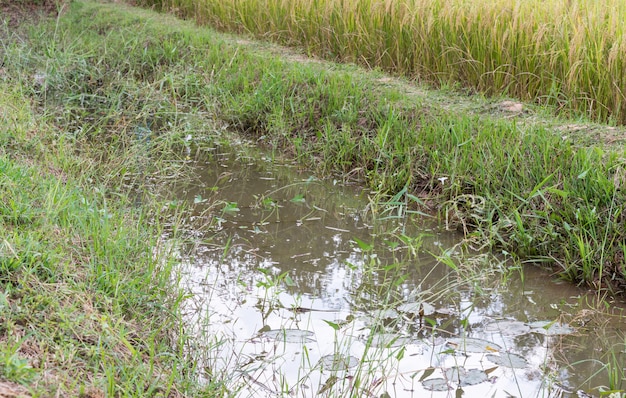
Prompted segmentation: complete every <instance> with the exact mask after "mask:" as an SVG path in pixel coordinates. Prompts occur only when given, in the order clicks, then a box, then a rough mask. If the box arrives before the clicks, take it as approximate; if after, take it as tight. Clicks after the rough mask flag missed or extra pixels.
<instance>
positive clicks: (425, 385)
mask: <svg viewBox="0 0 626 398" xmlns="http://www.w3.org/2000/svg"><path fill="white" fill-rule="evenodd" d="M235 157H236V156H235V155H233V154H232V153H219V149H212V150H209V151H207V152H205V153H201V154H199V155H198V160H197V162H198V169H197V170H198V174H197V181H196V183H195V184H192V185H190V186H186V187H180V188H179V189H178V196H179V197H180V198H182V199H186V200H189V201H190V202H192V203H195V204H194V206H195V213H194V215H193V216H192V217H191V218H190V221H189V224H188V229H189V232H190V235H193V236H194V237H195V241H196V244H195V245H192V246H191V247H186V248H184V250H183V251H184V252H185V253H187V254H186V256H185V263H186V267H185V269H184V274H183V277H182V283H184V284H185V285H186V286H187V287H188V288H189V289H190V291H191V292H193V298H192V299H191V300H190V301H189V305H188V315H187V316H188V321H187V323H188V325H189V326H188V327H189V328H191V329H193V330H195V331H196V334H197V336H198V338H197V341H195V342H194V347H193V348H192V349H193V350H194V352H195V354H196V355H200V356H201V357H202V361H201V369H202V370H201V371H202V372H203V377H204V378H205V379H207V380H217V379H223V380H226V385H227V388H228V389H229V390H230V391H232V392H236V394H234V395H236V396H241V397H274V396H298V397H300V396H302V397H314V396H357V397H360V396H375V397H379V396H383V397H386V396H390V397H424V396H433V397H447V396H455V397H458V396H461V395H463V396H466V397H487V396H488V397H510V396H516V397H568V396H577V394H580V392H581V391H585V392H586V393H588V394H592V395H594V396H599V393H600V391H599V390H598V387H599V386H602V385H605V386H608V384H609V377H608V373H607V370H606V368H605V364H606V363H607V362H610V361H611V358H612V356H614V357H613V358H616V359H615V360H614V365H617V370H618V373H620V372H621V373H620V374H623V372H624V371H623V370H622V367H623V365H622V363H623V362H624V350H625V348H626V346H625V337H624V334H623V333H622V332H621V331H622V330H624V326H625V325H624V323H623V321H622V319H621V317H620V316H619V315H620V314H621V309H619V308H620V305H618V304H617V303H613V304H611V306H610V308H608V309H607V308H606V307H604V306H602V307H601V306H599V304H597V300H596V298H595V296H593V295H589V294H587V293H586V292H585V291H583V290H580V289H578V288H576V287H574V286H571V285H569V284H566V283H558V281H556V280H555V279H554V278H553V277H552V276H551V275H550V274H548V273H545V272H543V271H541V270H539V269H538V268H537V267H535V266H531V267H526V268H523V269H520V270H515V271H508V272H507V271H505V268H504V267H503V266H502V259H498V258H495V257H493V256H489V255H486V254H484V253H482V254H481V253H472V254H467V253H466V254H464V255H461V253H460V249H459V246H458V243H459V242H460V241H461V236H460V235H458V234H456V233H453V232H449V231H445V230H443V229H442V228H440V227H438V226H437V224H436V223H435V222H434V221H433V220H430V219H428V218H425V217H419V218H418V217H405V216H404V215H405V213H404V212H402V208H400V209H399V208H398V207H395V208H390V209H389V211H387V212H384V211H383V210H384V209H383V210H381V208H379V207H377V208H375V209H374V208H372V207H371V206H370V205H369V202H368V200H367V193H366V192H363V191H362V190H360V189H358V188H356V187H349V186H340V185H339V184H335V183H334V182H333V181H318V180H316V179H315V178H312V177H311V176H310V175H309V174H306V173H304V174H303V173H301V172H298V171H297V170H295V168H293V167H289V166H285V165H283V166H275V165H273V163H274V162H272V161H270V160H267V159H260V160H258V159H257V160H254V161H250V160H241V159H236V158H235ZM398 216H403V217H398ZM200 353H201V354H200ZM618 382H619V381H618ZM624 383H626V382H624ZM385 394H388V395H385Z"/></svg>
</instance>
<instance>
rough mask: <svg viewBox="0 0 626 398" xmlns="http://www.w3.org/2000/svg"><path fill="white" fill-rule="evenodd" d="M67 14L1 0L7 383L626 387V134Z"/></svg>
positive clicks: (134, 391) (215, 390)
mask: <svg viewBox="0 0 626 398" xmlns="http://www.w3.org/2000/svg"><path fill="white" fill-rule="evenodd" d="M28 4H29V6H30V5H32V4H31V3H28ZM58 7H59V8H58V9H57V11H59V12H58V13H56V12H54V13H53V15H52V16H48V18H44V19H41V20H30V21H27V22H23V23H20V24H16V23H15V20H11V18H16V17H17V16H18V15H19V14H10V15H9V12H8V11H7V13H6V14H4V13H3V25H2V34H1V35H0V40H1V46H0V65H1V66H0V89H1V90H2V91H1V92H2V96H1V97H2V98H1V99H0V105H1V109H2V114H1V116H2V126H1V129H0V143H1V144H2V145H1V147H0V148H1V150H0V155H1V159H0V160H1V163H0V165H1V167H2V168H1V170H2V174H1V178H2V179H1V180H0V181H1V183H2V191H1V195H2V196H1V199H2V201H1V202H0V203H1V204H2V207H1V208H0V216H1V222H2V235H1V237H0V238H1V239H2V241H1V242H2V244H1V246H0V259H1V263H0V264H1V268H0V284H1V285H0V286H1V287H2V292H0V293H2V294H0V308H2V311H3V312H2V314H1V315H0V319H1V320H2V327H1V329H0V330H1V334H0V340H1V341H2V342H3V343H4V344H3V346H2V348H1V349H0V358H2V360H1V361H0V380H1V381H0V388H1V389H0V391H3V390H2V389H5V390H7V391H9V392H10V393H11V394H14V395H16V396H20V395H21V396H50V395H53V394H61V395H62V394H67V395H79V396H84V397H94V398H95V397H101V396H211V397H213V396H224V397H226V396H259V397H265V396H282V395H285V396H287V395H292V394H296V395H298V396H315V395H324V394H325V395H328V396H397V397H405V396H423V394H432V395H433V396H452V395H453V394H454V395H455V396H459V394H467V395H468V396H473V395H475V394H487V395H489V396H510V395H515V396H523V397H527V396H533V397H534V396H575V395H576V394H578V395H579V396H580V394H590V395H592V396H597V395H609V394H617V396H618V395H620V394H623V383H624V373H625V372H626V371H625V370H624V368H623V365H622V364H623V362H624V361H623V354H624V336H623V332H622V330H623V316H622V315H623V314H622V308H623V305H622V303H623V302H622V300H621V298H620V293H621V291H622V290H623V288H624V286H625V285H626V282H625V279H624V278H625V276H624V272H625V271H624V250H625V247H624V243H623V242H624V241H625V239H624V238H625V237H624V233H625V232H624V229H623V224H624V220H623V217H624V215H623V206H624V203H625V201H624V193H623V190H622V187H621V185H622V184H623V179H624V176H623V172H624V171H623V164H624V161H623V159H624V158H623V143H622V142H621V141H620V140H621V139H622V138H623V136H624V129H623V128H621V127H612V126H607V125H602V124H597V123H593V122H590V121H588V120H580V119H579V120H571V119H559V118H554V117H552V116H551V115H552V114H553V112H552V110H551V109H547V108H541V107H537V106H533V105H529V104H522V103H519V102H516V101H511V100H510V99H504V98H491V99H489V98H488V99H485V98H482V97H478V96H468V95H467V93H463V92H458V91H453V90H450V91H433V90H430V89H428V88H427V87H425V86H419V85H415V84H412V83H410V82H406V81H402V80H398V79H394V78H391V77H389V76H387V75H385V74H383V73H381V72H379V71H366V70H363V69H360V68H359V67H357V66H355V65H342V64H334V63H328V62H324V61H320V60H310V59H305V57H303V55H302V54H299V53H298V52H297V51H294V50H287V49H284V48H280V47H276V46H273V45H270V44H267V43H260V42H256V41H252V40H248V39H243V38H242V37H238V36H229V35H224V34H218V33H216V32H214V31H212V30H210V29H208V28H205V27H197V26H195V25H193V24H192V23H190V22H185V21H181V20H178V19H176V18H174V17H173V16H170V15H164V14H158V13H155V12H153V11H149V10H142V9H138V8H133V7H129V6H127V5H123V4H120V3H116V2H114V3H109V2H92V1H72V2H68V3H58ZM9 9H10V8H3V9H2V10H9ZM285 55H286V56H285ZM564 281H567V282H564ZM381 394H382V395H381Z"/></svg>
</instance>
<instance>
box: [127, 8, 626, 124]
mask: <svg viewBox="0 0 626 398" xmlns="http://www.w3.org/2000/svg"><path fill="white" fill-rule="evenodd" d="M138 3H139V4H144V5H150V6H156V7H158V8H160V9H164V10H176V12H177V13H179V14H181V15H185V16H187V17H191V18H194V19H196V20H197V21H199V22H202V23H208V24H210V25H212V26H215V27H218V28H220V29H223V30H227V31H233V32H238V33H251V34H253V35H255V36H257V37H262V38H267V39H271V40H273V41H276V42H278V43H280V44H286V45H296V46H299V47H304V48H305V49H306V50H307V51H308V52H309V53H311V54H316V55H320V56H323V57H326V58H329V59H332V60H338V61H342V62H357V63H359V64H362V65H366V66H368V67H379V68H382V69H384V70H386V71H389V72H393V73H398V74H402V75H404V76H408V77H411V78H418V79H420V80H423V81H428V82H431V83H434V84H436V85H441V84H450V83H452V82H454V83H458V84H460V85H461V86H463V87H467V88H471V89H472V90H478V91H480V92H483V93H486V94H488V95H494V94H495V95H500V94H504V95H507V96H512V97H516V98H519V99H522V100H533V101H537V102H540V103H543V104H552V105H556V106H558V108H559V109H560V110H563V111H566V112H567V113H584V114H586V115H589V116H592V117H594V118H596V119H597V120H604V121H607V120H610V119H611V120H616V121H618V122H620V123H622V124H623V123H624V122H625V121H626V101H625V99H626V97H625V96H624V92H623V87H624V85H625V83H626V80H625V75H624V70H626V68H624V64H623V59H622V57H621V56H620V54H623V53H624V51H625V50H626V42H625V41H624V37H625V36H624V34H625V32H626V31H625V26H626V25H625V23H624V21H625V20H626V18H625V16H626V8H624V4H623V3H621V2H613V1H590V0H576V1H573V2H572V1H566V0H552V1H549V2H547V3H546V2H543V1H540V0H533V1H517V2H514V3H511V2H509V1H495V2H493V1H492V2H467V1H463V0H438V1H434V2H433V1H423V0H411V1H402V2H398V1H391V0H386V1H385V0H368V1H336V0H326V1H311V0H300V1H291V2H285V1H278V0H256V1H238V0H229V1H222V0H219V1H215V0H165V1H161V0H159V1H151V0H141V1H138Z"/></svg>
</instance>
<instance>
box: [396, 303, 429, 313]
mask: <svg viewBox="0 0 626 398" xmlns="http://www.w3.org/2000/svg"><path fill="white" fill-rule="evenodd" d="M398 311H400V312H406V313H408V314H413V315H418V316H419V315H422V316H423V315H432V314H434V313H435V307H434V306H433V305H431V304H428V303H425V302H419V303H418V302H415V303H404V304H400V305H399V306H398Z"/></svg>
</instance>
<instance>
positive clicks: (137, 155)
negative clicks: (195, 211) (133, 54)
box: [0, 4, 212, 398]
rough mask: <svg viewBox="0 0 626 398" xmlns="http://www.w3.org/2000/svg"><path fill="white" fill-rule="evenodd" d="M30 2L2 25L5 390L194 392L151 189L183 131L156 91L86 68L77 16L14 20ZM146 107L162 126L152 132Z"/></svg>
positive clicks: (0, 270)
mask: <svg viewBox="0 0 626 398" xmlns="http://www.w3.org/2000/svg"><path fill="white" fill-rule="evenodd" d="M39 5H43V4H39ZM39 5H35V6H33V5H32V4H29V5H28V8H27V9H26V10H27V11H26V12H25V13H24V14H20V12H21V10H20V6H19V5H15V4H13V5H12V7H13V8H11V9H9V11H8V12H7V14H4V13H2V25H1V26H0V65H1V66H0V396H3V397H17V396H20V397H26V396H35V397H51V396H73V397H91V398H97V397H104V396H107V397H113V396H117V397H121V396H137V397H139V396H142V397H143V396H168V397H176V396H183V395H184V394H183V391H185V392H191V391H195V392H196V393H197V392H198V390H200V389H201V387H194V388H192V387H190V386H194V385H195V382H194V380H193V377H192V372H193V367H194V360H193V358H192V357H189V356H185V355H184V354H183V353H184V347H185V345H186V344H187V341H186V337H185V335H184V334H183V333H181V332H180V331H181V327H182V326H181V316H182V315H181V309H180V305H181V301H182V300H183V298H184V293H183V292H182V291H180V289H179V288H178V286H177V283H176V281H177V277H176V271H175V268H174V265H175V264H176V262H177V259H176V258H175V256H174V254H173V253H170V252H169V251H168V250H166V247H164V245H163V241H162V239H163V237H164V236H165V234H166V232H167V231H170V232H167V234H168V236H170V237H171V238H174V237H175V236H174V235H172V232H171V228H170V227H171V226H172V222H173V221H172V217H173V215H174V214H176V213H177V212H176V211H173V212H172V211H171V210H168V211H167V212H164V211H163V209H164V208H165V207H164V202H165V198H163V196H161V195H159V193H158V187H159V185H162V184H163V183H164V181H165V180H166V178H172V177H174V176H176V175H179V173H181V171H182V169H183V168H184V165H183V164H182V162H176V159H177V154H178V153H179V152H180V150H179V149H178V146H179V145H177V143H178V142H179V140H178V139H177V137H178V136H180V135H181V134H183V133H184V131H183V130H182V128H180V125H179V124H178V123H177V122H176V121H175V120H174V116H172V115H174V114H175V112H174V109H173V108H172V107H168V106H166V105H165V104H166V103H167V102H166V101H164V99H163V98H164V97H163V96H162V95H161V94H159V92H158V90H157V89H155V88H152V87H150V86H149V85H146V84H143V83H140V81H138V80H135V79H134V78H133V77H132V76H129V77H127V76H122V75H120V74H119V71H118V70H104V69H102V70H101V72H100V73H94V71H95V68H93V66H94V65H92V64H91V65H90V62H89V58H90V54H89V51H90V50H89V49H87V48H86V47H84V46H81V45H79V43H77V41H76V40H77V38H78V37H79V36H80V34H81V31H82V29H81V28H80V27H77V26H74V27H73V26H72V25H71V23H70V24H66V25H63V26H61V25H55V23H54V22H55V21H54V19H53V21H52V22H51V23H47V22H45V21H46V20H45V19H44V20H41V21H42V22H41V25H39V26H38V27H30V26H29V25H30V22H23V21H22V23H21V24H20V23H19V21H18V20H17V19H16V18H22V17H28V18H31V17H33V15H32V14H31V11H33V10H35V11H37V10H42V9H40V8H39ZM5 10H6V9H5V8H2V11H3V12H4V11H5ZM68 15H71V12H69V14H68ZM5 17H7V19H5ZM9 18H10V19H9ZM82 44H85V43H82ZM99 44H100V43H94V45H96V46H97V45H99ZM95 48H96V47H94V48H93V49H94V50H95ZM92 54H95V51H94V52H93V53H92ZM126 66H127V69H126V71H127V73H129V74H132V73H133V72H137V73H139V69H140V66H141V65H137V64H132V63H127V64H126ZM81 73H84V74H81ZM90 78H92V79H96V80H97V79H105V80H106V88H102V87H103V86H102V85H101V84H102V80H100V85H99V87H100V88H101V90H100V91H98V92H97V93H96V92H95V91H94V90H92V89H91V88H93V87H95V86H93V85H97V84H98V83H95V80H94V81H92V80H90ZM122 97H123V98H124V100H123V102H124V103H123V104H121V103H120V102H118V101H122ZM148 117H149V118H151V120H155V122H154V125H156V124H157V120H158V122H159V123H163V124H165V123H170V125H171V127H169V128H168V129H167V131H165V130H160V131H159V130H157V127H156V126H153V127H152V131H153V132H154V134H151V137H150V138H151V141H150V143H146V142H145V140H139V139H137V138H136V136H135V135H133V132H134V131H136V130H137V127H138V126H142V125H143V124H142V123H144V118H148ZM157 132H159V134H157ZM148 144H149V145H150V147H149V146H148ZM166 159H167V160H166ZM139 204H141V206H139ZM165 225H168V228H166V227H165ZM207 388H212V387H207Z"/></svg>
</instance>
